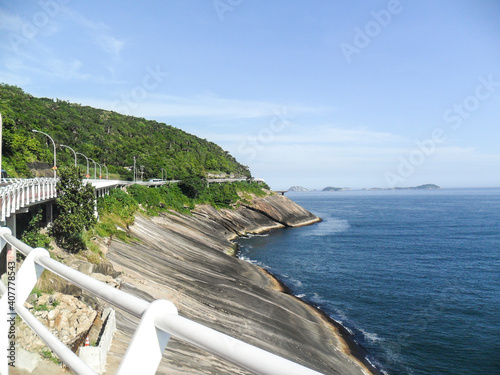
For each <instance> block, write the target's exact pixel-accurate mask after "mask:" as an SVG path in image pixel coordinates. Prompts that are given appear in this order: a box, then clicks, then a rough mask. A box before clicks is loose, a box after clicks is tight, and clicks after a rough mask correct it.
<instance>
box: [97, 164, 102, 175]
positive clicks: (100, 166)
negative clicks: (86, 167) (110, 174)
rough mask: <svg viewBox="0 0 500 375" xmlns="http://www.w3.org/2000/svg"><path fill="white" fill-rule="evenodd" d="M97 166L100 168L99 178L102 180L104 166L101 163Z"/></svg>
mask: <svg viewBox="0 0 500 375" xmlns="http://www.w3.org/2000/svg"><path fill="white" fill-rule="evenodd" d="M97 165H98V166H99V178H102V165H101V164H99V163H97Z"/></svg>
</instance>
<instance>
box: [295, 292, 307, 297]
mask: <svg viewBox="0 0 500 375" xmlns="http://www.w3.org/2000/svg"><path fill="white" fill-rule="evenodd" d="M305 296H306V295H305V294H304V293H301V294H297V295H296V296H295V297H297V298H304V297H305Z"/></svg>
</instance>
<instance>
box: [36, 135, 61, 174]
mask: <svg viewBox="0 0 500 375" xmlns="http://www.w3.org/2000/svg"><path fill="white" fill-rule="evenodd" d="M32 132H33V133H42V134H44V135H46V136H47V137H49V139H50V140H51V141H52V144H53V145H54V166H53V167H52V169H53V170H54V178H56V177H57V175H56V170H57V167H56V143H55V142H54V140H53V139H52V137H51V136H50V135H48V134H47V133H44V132H42V131H40V130H35V129H33V130H32Z"/></svg>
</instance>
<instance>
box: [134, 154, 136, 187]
mask: <svg viewBox="0 0 500 375" xmlns="http://www.w3.org/2000/svg"><path fill="white" fill-rule="evenodd" d="M135 179H136V174H135V156H134V184H135Z"/></svg>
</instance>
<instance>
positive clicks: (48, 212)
mask: <svg viewBox="0 0 500 375" xmlns="http://www.w3.org/2000/svg"><path fill="white" fill-rule="evenodd" d="M45 221H46V222H47V225H50V224H52V222H53V221H54V203H53V202H52V201H49V202H47V203H46V205H45Z"/></svg>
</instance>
